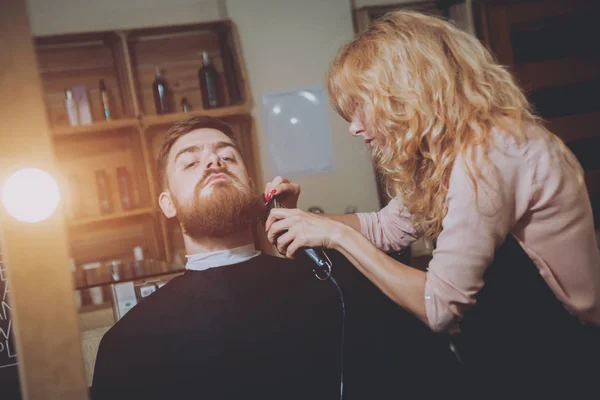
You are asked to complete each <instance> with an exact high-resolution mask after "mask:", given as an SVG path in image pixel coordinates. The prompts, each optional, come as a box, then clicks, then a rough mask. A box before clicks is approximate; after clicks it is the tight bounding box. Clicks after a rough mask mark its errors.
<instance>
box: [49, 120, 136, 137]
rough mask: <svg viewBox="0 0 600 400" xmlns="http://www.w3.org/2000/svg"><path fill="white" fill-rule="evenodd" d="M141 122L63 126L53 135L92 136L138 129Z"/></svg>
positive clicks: (129, 121) (107, 122) (55, 130)
mask: <svg viewBox="0 0 600 400" xmlns="http://www.w3.org/2000/svg"><path fill="white" fill-rule="evenodd" d="M138 125H139V120H138V119H137V118H124V119H117V120H113V121H105V122H96V123H93V124H90V125H77V126H61V127H57V128H54V129H52V135H53V136H55V137H61V136H73V135H90V134H94V133H99V132H110V131H117V130H121V129H125V128H137V127H138Z"/></svg>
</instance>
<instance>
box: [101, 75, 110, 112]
mask: <svg viewBox="0 0 600 400" xmlns="http://www.w3.org/2000/svg"><path fill="white" fill-rule="evenodd" d="M99 86H100V100H102V109H103V110H104V119H106V120H107V121H110V120H111V119H112V117H111V115H110V103H109V101H108V92H107V91H106V85H105V84H104V79H100V85H99Z"/></svg>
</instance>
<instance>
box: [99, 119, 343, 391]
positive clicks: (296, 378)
mask: <svg viewBox="0 0 600 400" xmlns="http://www.w3.org/2000/svg"><path fill="white" fill-rule="evenodd" d="M158 178H159V183H160V185H161V187H162V193H161V194H160V196H159V199H158V201H159V205H160V207H161V209H162V211H163V213H164V215H165V216H166V217H167V218H175V217H176V218H177V219H178V221H179V224H180V226H181V229H182V232H183V238H184V243H185V248H186V252H187V254H188V255H187V264H186V271H185V273H183V274H182V275H180V276H178V277H176V278H174V279H172V280H171V281H170V282H169V283H168V284H167V285H165V286H164V287H162V288H161V289H159V290H157V291H156V292H155V293H154V294H152V295H151V296H149V297H148V298H145V299H144V300H143V301H142V302H140V304H138V305H137V306H135V307H134V308H133V309H131V310H130V311H129V312H128V313H127V314H126V315H125V316H124V317H123V318H122V319H121V320H119V321H118V322H117V323H116V324H115V326H113V327H112V328H111V329H110V330H109V331H108V332H107V333H106V334H105V335H104V337H103V339H102V342H101V344H100V348H99V351H98V356H97V360H96V366H95V371H94V380H93V384H92V388H91V392H92V397H93V398H94V399H115V398H136V399H137V398H140V399H142V398H143V399H147V398H164V399H184V398H185V399H188V398H189V399H234V398H235V399H240V398H250V399H336V398H339V394H340V376H341V370H340V367H341V345H340V344H341V332H342V310H341V303H340V299H339V295H338V292H337V290H336V288H335V287H334V286H333V284H332V283H331V282H330V281H319V280H317V279H316V278H315V277H314V276H313V275H312V272H311V269H310V268H308V267H307V266H306V265H300V264H298V263H297V262H295V261H291V260H287V259H283V258H279V257H272V256H268V255H264V254H261V253H260V252H259V251H257V250H256V249H255V246H254V239H253V234H252V232H253V229H254V228H255V227H256V226H257V223H258V221H259V220H260V219H261V218H262V217H264V215H263V213H264V200H263V199H262V198H261V197H260V196H259V195H257V194H256V191H255V190H254V184H253V182H252V181H251V179H250V178H249V176H248V172H247V169H246V167H245V164H244V160H243V158H242V155H241V152H240V149H239V148H238V146H237V145H236V143H235V141H234V140H233V134H232V130H231V128H230V127H229V126H228V125H227V124H225V123H224V122H222V121H220V120H216V119H213V118H208V117H191V118H189V119H186V120H184V121H181V122H179V123H176V124H175V125H174V126H173V127H172V128H171V129H170V130H169V131H168V132H167V134H166V136H165V138H164V141H163V143H162V147H161V150H160V153H159V156H158Z"/></svg>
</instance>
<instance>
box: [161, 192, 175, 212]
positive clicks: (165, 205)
mask: <svg viewBox="0 0 600 400" xmlns="http://www.w3.org/2000/svg"><path fill="white" fill-rule="evenodd" d="M158 204H159V205H160V209H161V210H162V212H163V214H165V217H167V218H173V217H174V216H176V215H177V210H176V209H175V205H174V204H173V200H172V199H171V193H169V191H164V192H162V193H161V194H160V195H159V196H158Z"/></svg>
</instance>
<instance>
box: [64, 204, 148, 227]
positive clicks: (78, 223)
mask: <svg viewBox="0 0 600 400" xmlns="http://www.w3.org/2000/svg"><path fill="white" fill-rule="evenodd" d="M155 212H156V210H155V209H154V208H152V207H146V208H140V209H138V210H131V211H123V212H116V213H112V214H107V215H102V216H99V217H91V218H83V219H79V220H73V221H69V223H68V225H69V227H71V228H80V227H83V226H89V225H96V224H101V223H105V222H114V221H121V220H125V219H128V218H134V217H139V216H142V215H149V216H154V214H155Z"/></svg>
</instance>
